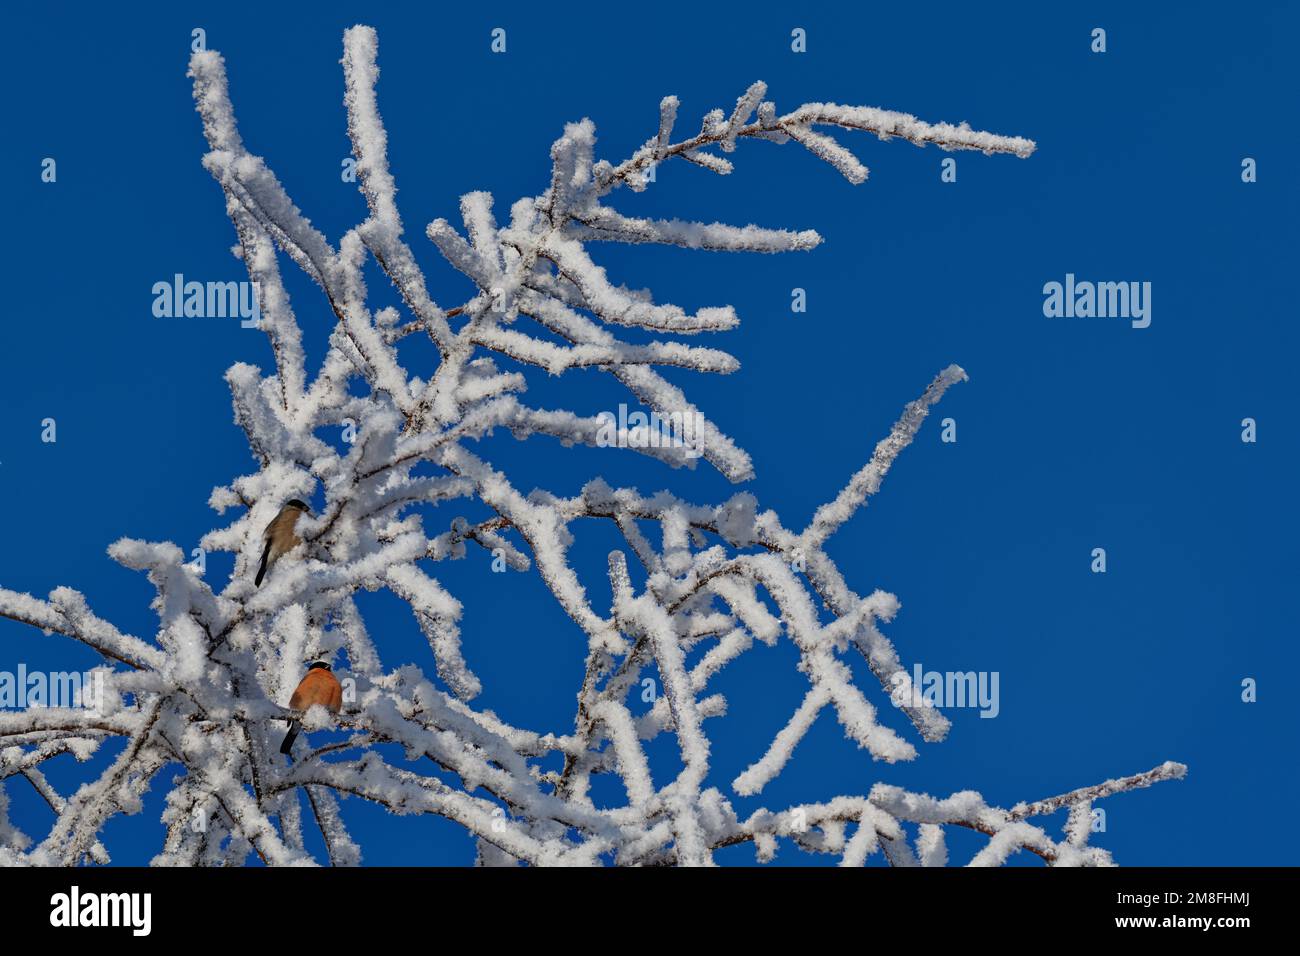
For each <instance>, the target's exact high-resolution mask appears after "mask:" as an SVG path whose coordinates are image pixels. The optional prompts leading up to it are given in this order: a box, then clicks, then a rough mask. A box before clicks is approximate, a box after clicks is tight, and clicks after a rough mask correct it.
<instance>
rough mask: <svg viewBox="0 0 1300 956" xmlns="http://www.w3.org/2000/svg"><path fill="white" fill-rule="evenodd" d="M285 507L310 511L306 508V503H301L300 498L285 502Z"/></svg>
mask: <svg viewBox="0 0 1300 956" xmlns="http://www.w3.org/2000/svg"><path fill="white" fill-rule="evenodd" d="M285 506H286V507H289V506H292V507H294V508H297V509H298V510H299V511H311V508H310V507H308V505H307V502H305V501H303V500H302V499H301V498H290V499H289V500H288V501H286V502H285Z"/></svg>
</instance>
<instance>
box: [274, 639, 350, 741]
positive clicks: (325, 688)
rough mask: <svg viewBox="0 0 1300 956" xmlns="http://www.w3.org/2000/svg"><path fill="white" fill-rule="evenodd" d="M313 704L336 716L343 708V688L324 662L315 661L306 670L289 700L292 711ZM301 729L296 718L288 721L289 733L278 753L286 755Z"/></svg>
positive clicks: (303, 708) (304, 708)
mask: <svg viewBox="0 0 1300 956" xmlns="http://www.w3.org/2000/svg"><path fill="white" fill-rule="evenodd" d="M313 704H320V705H321V706H322V707H324V708H325V709H326V710H328V711H329V712H330V713H332V714H337V713H338V712H339V709H340V708H341V707H342V706H343V687H342V686H341V685H340V684H339V679H338V678H337V677H335V676H334V675H333V674H331V673H330V666H329V665H328V664H326V663H325V662H324V661H316V662H314V663H313V664H312V665H311V667H309V668H307V676H306V677H304V678H303V679H302V681H301V682H300V683H299V684H298V686H297V688H295V689H294V692H293V696H292V697H290V698H289V707H290V708H291V709H292V710H306V709H307V708H309V707H311V706H312V705H313ZM301 729H302V724H300V723H299V722H298V718H296V717H295V718H294V719H292V720H290V721H289V732H288V733H287V734H285V735H284V743H282V744H280V753H282V754H287V753H288V752H289V751H291V750H292V749H293V742H294V741H295V740H296V739H297V738H298V731H299V730H301Z"/></svg>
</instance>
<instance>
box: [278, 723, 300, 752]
mask: <svg viewBox="0 0 1300 956" xmlns="http://www.w3.org/2000/svg"><path fill="white" fill-rule="evenodd" d="M301 727H302V725H301V724H299V723H298V721H296V720H291V721H289V732H288V733H287V734H285V735H284V743H282V744H280V753H282V754H287V753H289V751H291V750H293V742H294V741H295V740H297V739H298V731H299V730H300V729H301Z"/></svg>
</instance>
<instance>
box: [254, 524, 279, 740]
mask: <svg viewBox="0 0 1300 956" xmlns="http://www.w3.org/2000/svg"><path fill="white" fill-rule="evenodd" d="M270 556H271V542H270V541H267V542H266V547H265V548H263V549H262V563H261V565H260V566H259V567H258V569H257V577H255V578H254V579H253V587H257V588H260V587H261V586H262V578H264V577H266V559H267V558H269V557H270ZM285 753H288V751H287V750H286V751H285Z"/></svg>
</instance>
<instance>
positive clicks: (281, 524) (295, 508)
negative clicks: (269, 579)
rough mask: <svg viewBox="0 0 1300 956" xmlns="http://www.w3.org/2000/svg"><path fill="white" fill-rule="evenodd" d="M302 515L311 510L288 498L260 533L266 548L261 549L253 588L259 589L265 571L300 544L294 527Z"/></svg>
mask: <svg viewBox="0 0 1300 956" xmlns="http://www.w3.org/2000/svg"><path fill="white" fill-rule="evenodd" d="M304 514H311V509H310V508H308V507H307V505H306V503H305V502H302V501H299V500H298V499H297V498H290V499H289V500H288V501H287V502H285V505H284V507H283V508H281V509H280V513H279V514H278V515H276V516H275V517H274V518H272V519H271V523H270V524H268V525H267V526H266V530H265V531H264V532H262V537H263V538H265V539H266V547H264V548H263V549H262V564H261V566H260V567H259V568H258V569H257V577H256V578H255V579H254V580H253V584H254V585H255V586H257V587H259V588H260V587H261V586H262V578H264V577H266V571H267V569H268V568H269V567H270V566H271V565H273V564H275V562H276V561H278V560H280V558H281V557H283V556H284V555H285V554H287V553H288V552H290V551H292V550H293V549H294V548H296V547H298V545H299V544H301V543H302V539H301V538H299V537H298V535H297V533H296V532H295V531H294V527H295V526H296V525H297V524H298V519H299V518H301V517H302V516H303V515H304Z"/></svg>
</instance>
